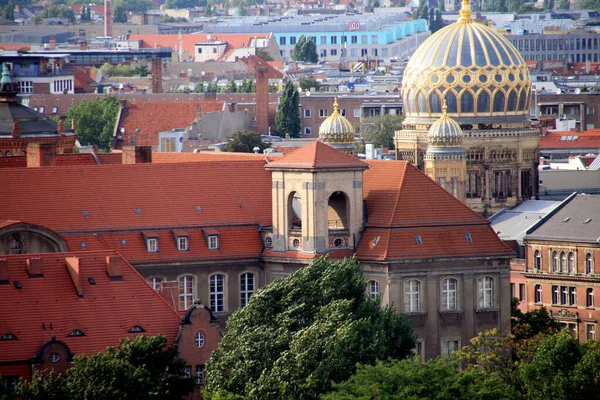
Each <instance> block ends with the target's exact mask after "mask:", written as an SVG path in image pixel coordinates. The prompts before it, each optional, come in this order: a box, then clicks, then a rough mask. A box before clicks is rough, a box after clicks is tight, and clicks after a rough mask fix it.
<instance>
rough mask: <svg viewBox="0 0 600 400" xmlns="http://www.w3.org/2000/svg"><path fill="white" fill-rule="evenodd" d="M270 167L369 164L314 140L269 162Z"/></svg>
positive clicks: (321, 166)
mask: <svg viewBox="0 0 600 400" xmlns="http://www.w3.org/2000/svg"><path fill="white" fill-rule="evenodd" d="M267 167H268V168H294V169H297V168H302V169H324V168H364V169H366V168H368V165H367V164H365V163H364V162H362V161H360V160H359V159H357V158H354V157H352V156H350V155H348V154H346V153H343V152H341V151H339V150H337V149H334V148H333V147H331V146H329V145H326V144H325V143H323V142H320V141H318V140H314V141H312V142H310V143H309V144H307V145H306V146H303V147H300V148H299V149H297V150H296V151H293V152H291V153H289V154H286V155H285V156H283V157H281V158H280V159H279V160H277V161H275V162H272V163H269V165H268V166H267Z"/></svg>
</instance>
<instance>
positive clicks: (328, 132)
mask: <svg viewBox="0 0 600 400" xmlns="http://www.w3.org/2000/svg"><path fill="white" fill-rule="evenodd" d="M319 140H320V141H321V142H323V143H329V144H333V143H340V144H342V143H343V144H352V145H354V127H353V126H352V124H351V123H350V121H348V120H347V119H346V118H345V117H344V116H342V114H340V112H339V111H338V101H337V97H336V98H335V99H334V101H333V113H332V114H331V115H330V116H329V117H327V119H325V121H323V123H322V124H321V127H320V128H319Z"/></svg>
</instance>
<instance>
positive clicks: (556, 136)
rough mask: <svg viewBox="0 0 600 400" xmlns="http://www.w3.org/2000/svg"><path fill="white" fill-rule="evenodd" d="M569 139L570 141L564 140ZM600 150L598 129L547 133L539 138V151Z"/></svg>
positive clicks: (599, 132) (599, 130)
mask: <svg viewBox="0 0 600 400" xmlns="http://www.w3.org/2000/svg"><path fill="white" fill-rule="evenodd" d="M567 137H571V139H570V140H564V139H565V138H567ZM598 148H600V129H590V130H587V131H582V132H557V131H554V132H548V133H546V135H543V136H540V149H541V150H544V149H590V150H594V151H597V150H598Z"/></svg>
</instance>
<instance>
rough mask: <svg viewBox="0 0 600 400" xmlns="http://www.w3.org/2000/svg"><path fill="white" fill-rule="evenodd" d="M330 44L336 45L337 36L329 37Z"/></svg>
mask: <svg viewBox="0 0 600 400" xmlns="http://www.w3.org/2000/svg"><path fill="white" fill-rule="evenodd" d="M331 44H337V36H331Z"/></svg>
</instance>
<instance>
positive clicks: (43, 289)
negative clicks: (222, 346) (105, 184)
mask: <svg viewBox="0 0 600 400" xmlns="http://www.w3.org/2000/svg"><path fill="white" fill-rule="evenodd" d="M108 256H112V257H117V258H119V260H120V261H121V268H122V276H123V279H122V280H110V279H109V277H108V275H107V272H106V258H107V257H108ZM34 257H35V258H41V260H42V270H43V277H36V278H31V277H29V275H28V274H27V267H26V262H27V259H29V258H34ZM67 257H77V258H78V259H79V266H80V277H81V279H80V282H81V288H82V293H83V295H82V296H81V297H79V296H78V294H77V292H76V290H75V287H74V284H73V281H72V279H71V276H70V274H69V272H68V271H67V268H66V260H65V259H66V258H67ZM3 258H5V259H6V260H8V278H9V281H10V283H8V284H0V303H1V304H2V307H1V308H0V336H1V335H4V334H6V333H11V334H13V335H15V336H16V337H17V340H2V341H0V354H2V357H1V359H2V361H9V362H10V361H21V360H29V359H31V358H32V357H33V356H34V355H35V354H36V353H37V352H38V350H39V349H40V346H42V345H43V344H44V343H45V342H48V341H50V340H51V338H52V337H53V336H55V337H56V340H59V341H62V342H64V343H65V344H66V345H67V346H69V349H70V351H71V352H73V353H75V354H81V353H83V354H88V355H90V354H92V353H95V352H99V351H103V350H105V349H106V347H107V346H116V345H118V344H119V341H120V340H121V339H122V338H125V337H129V336H133V335H134V334H133V333H130V332H129V331H130V330H131V328H132V327H133V326H135V325H139V326H140V327H142V328H143V329H144V331H145V334H146V335H156V334H159V333H161V334H163V335H166V336H167V338H168V343H169V344H172V343H173V341H174V339H175V337H176V336H177V333H178V331H179V326H178V325H179V321H180V317H179V315H178V314H177V312H176V311H175V310H174V309H173V308H172V307H171V306H170V305H169V304H168V303H167V302H166V301H165V300H164V299H163V298H162V297H161V296H160V295H159V294H158V293H157V292H155V291H154V290H153V289H152V288H151V287H150V286H149V285H148V283H146V281H145V280H144V278H142V276H141V275H140V274H139V273H138V272H137V271H136V270H135V269H134V268H133V267H132V266H131V265H130V264H129V263H128V262H127V261H126V260H124V259H122V258H121V257H120V256H119V255H118V253H116V252H114V251H101V252H73V253H45V254H26V255H8V256H3ZM88 278H94V280H95V282H96V284H95V285H92V284H90V282H89V280H88ZM15 281H18V282H19V283H20V284H21V288H20V289H17V288H16V287H15V286H14V285H13V282H15ZM149 310H152V311H151V312H150V311H149ZM76 329H77V330H80V331H82V332H83V333H84V336H69V333H70V332H72V331H74V330H76ZM137 334H139V333H137Z"/></svg>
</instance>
